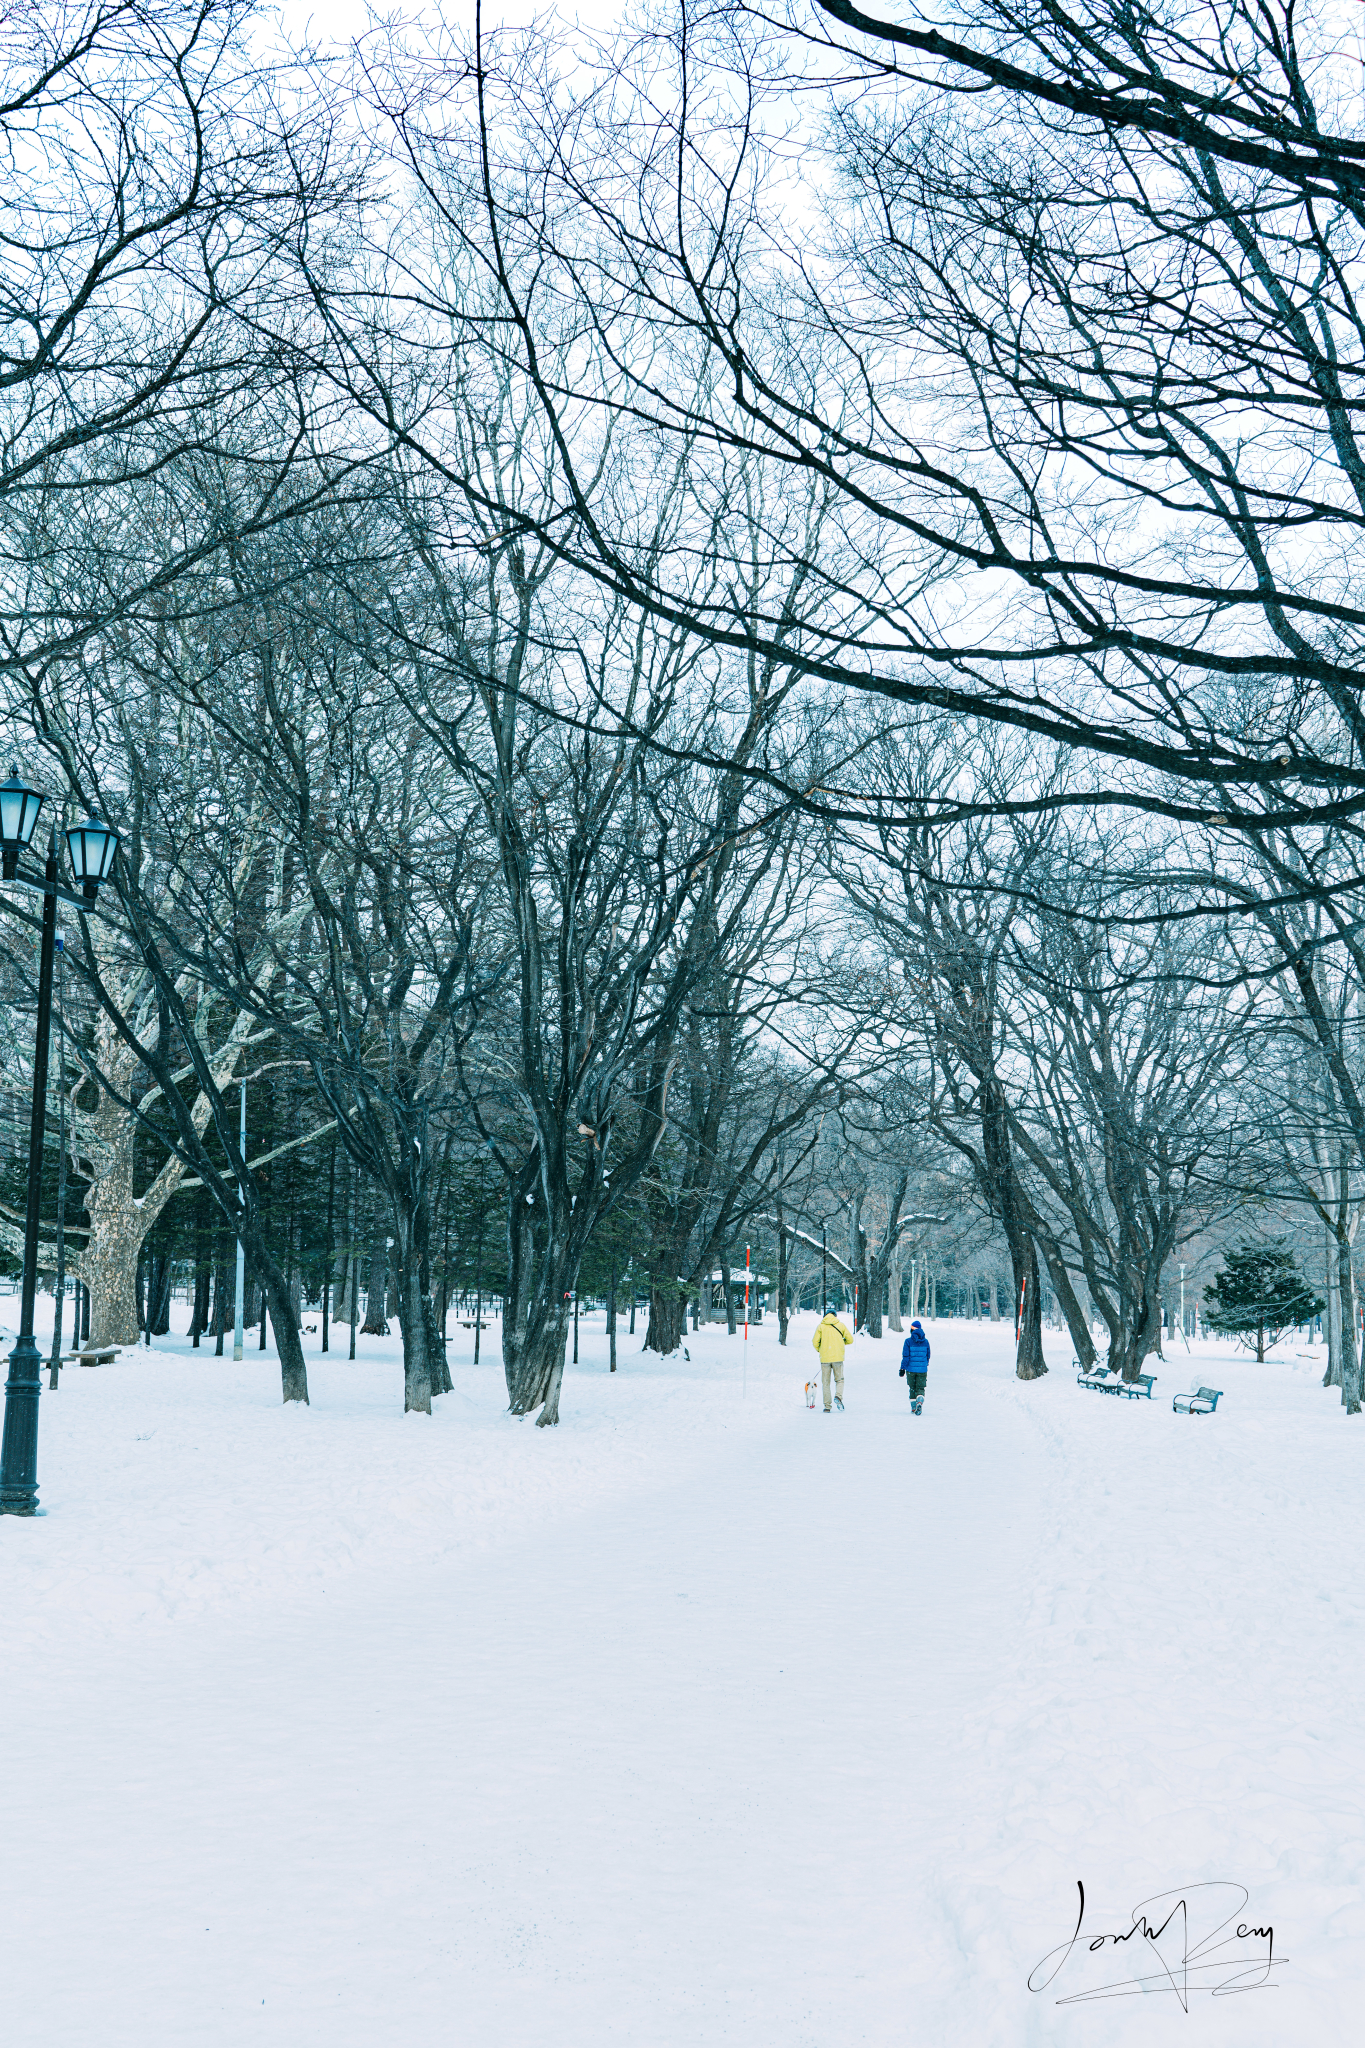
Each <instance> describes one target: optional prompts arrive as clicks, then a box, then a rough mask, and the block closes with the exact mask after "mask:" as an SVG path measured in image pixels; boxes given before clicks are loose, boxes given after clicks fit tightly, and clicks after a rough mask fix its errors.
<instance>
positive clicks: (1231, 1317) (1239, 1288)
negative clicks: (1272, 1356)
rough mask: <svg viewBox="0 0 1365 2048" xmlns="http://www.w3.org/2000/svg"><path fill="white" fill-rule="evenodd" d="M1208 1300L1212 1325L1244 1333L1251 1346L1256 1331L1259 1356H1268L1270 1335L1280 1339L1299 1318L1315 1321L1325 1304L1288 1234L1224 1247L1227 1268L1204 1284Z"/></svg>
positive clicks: (1206, 1314) (1207, 1320) (1239, 1334)
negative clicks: (1298, 1260)
mask: <svg viewBox="0 0 1365 2048" xmlns="http://www.w3.org/2000/svg"><path fill="white" fill-rule="evenodd" d="M1204 1301H1205V1304H1206V1306H1205V1309H1204V1321H1205V1323H1206V1324H1207V1325H1208V1327H1209V1329H1211V1330H1223V1331H1225V1332H1226V1333H1227V1335H1229V1336H1232V1337H1241V1338H1243V1339H1244V1341H1246V1343H1247V1345H1248V1348H1250V1339H1251V1335H1252V1332H1253V1331H1254V1332H1255V1337H1256V1357H1257V1360H1258V1361H1263V1360H1264V1358H1265V1347H1266V1342H1267V1339H1268V1340H1269V1342H1270V1343H1271V1344H1275V1343H1277V1342H1278V1341H1279V1339H1280V1338H1281V1337H1282V1336H1283V1335H1284V1332H1285V1331H1286V1330H1289V1329H1292V1328H1293V1326H1294V1325H1295V1323H1306V1322H1308V1321H1310V1320H1311V1318H1312V1317H1313V1316H1316V1315H1320V1314H1321V1313H1322V1310H1323V1307H1324V1306H1325V1304H1324V1303H1323V1301H1322V1300H1321V1299H1320V1298H1319V1296H1317V1295H1316V1294H1314V1293H1313V1290H1312V1288H1311V1287H1309V1285H1308V1283H1307V1282H1306V1281H1305V1280H1304V1278H1303V1275H1302V1274H1301V1273H1300V1272H1299V1269H1298V1267H1297V1266H1296V1265H1295V1263H1294V1255H1293V1253H1292V1252H1291V1251H1290V1250H1289V1248H1288V1246H1287V1245H1286V1244H1285V1242H1284V1239H1283V1238H1276V1239H1273V1240H1272V1241H1271V1243H1269V1244H1244V1245H1239V1246H1237V1247H1236V1248H1235V1249H1233V1248H1229V1249H1228V1250H1227V1251H1225V1252H1224V1254H1223V1271H1222V1272H1221V1273H1220V1274H1219V1275H1218V1276H1217V1278H1216V1279H1215V1281H1214V1283H1213V1285H1212V1286H1211V1287H1206V1288H1205V1289H1204Z"/></svg>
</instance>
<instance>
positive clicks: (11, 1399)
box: [0, 768, 118, 1515]
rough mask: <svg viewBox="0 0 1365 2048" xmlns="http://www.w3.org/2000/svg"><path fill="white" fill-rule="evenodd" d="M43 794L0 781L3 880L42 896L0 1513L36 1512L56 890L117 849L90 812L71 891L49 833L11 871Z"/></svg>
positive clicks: (16, 779) (69, 840)
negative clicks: (24, 865)
mask: <svg viewBox="0 0 1365 2048" xmlns="http://www.w3.org/2000/svg"><path fill="white" fill-rule="evenodd" d="M42 805H43V799H42V795H41V794H40V792H39V791H38V790H36V789H31V788H30V787H29V786H28V784H27V783H25V782H23V781H21V780H20V776H19V771H18V769H17V768H16V769H14V771H13V772H12V774H11V775H10V778H9V780H8V781H7V782H4V783H0V875H2V876H3V879H4V880H5V881H6V882H14V881H16V880H17V881H18V883H19V885H20V887H22V888H25V889H34V890H36V891H37V892H38V893H39V894H41V896H42V899H43V916H42V925H41V934H42V935H41V939H40V942H39V951H38V1018H37V1027H36V1031H35V1034H34V1042H33V1114H32V1118H31V1120H30V1124H29V1140H28V1207H27V1209H26V1211H25V1214H24V1278H23V1292H22V1294H21V1296H20V1307H19V1338H18V1342H17V1343H16V1344H15V1347H14V1349H13V1351H12V1352H11V1353H10V1359H9V1376H8V1378H7V1379H6V1381H5V1426H4V1434H3V1437H2V1438H0V1515H34V1514H36V1513H37V1512H38V1399H39V1393H40V1387H41V1374H40V1370H39V1368H40V1360H39V1357H38V1346H37V1345H36V1344H35V1343H34V1341H33V1299H34V1295H35V1294H36V1293H37V1288H38V1224H39V1219H40V1213H41V1210H42V1199H43V1138H44V1135H45V1127H46V1122H47V1067H48V1053H49V1050H50V1047H51V1041H52V963H53V958H54V956H55V953H56V943H57V898H58V896H61V897H63V898H64V899H65V900H66V901H69V902H74V903H77V904H78V906H79V907H80V908H82V909H89V907H90V906H91V904H93V903H94V901H95V899H96V897H97V896H98V894H99V885H100V883H101V882H103V881H105V880H107V878H108V875H109V872H110V870H111V868H112V867H113V865H114V855H115V853H116V852H117V850H118V835H117V833H115V832H112V831H111V830H110V829H109V827H108V826H107V825H101V824H100V823H99V821H98V820H97V819H95V818H88V819H87V820H86V821H85V823H84V824H82V825H73V826H72V828H71V830H70V831H69V832H68V833H67V834H66V845H67V856H68V858H69V860H70V863H71V871H72V874H73V875H74V877H75V879H76V880H77V881H78V882H80V883H81V884H82V890H81V896H80V897H79V898H77V897H73V896H70V895H68V892H67V891H66V890H64V889H61V888H59V886H58V882H57V835H56V833H55V832H54V833H53V834H52V837H51V839H50V840H49V842H48V850H47V862H46V865H45V866H44V869H43V879H42V881H41V883H38V882H33V881H30V880H29V879H28V877H27V876H21V875H20V874H19V856H20V854H21V853H26V852H27V851H28V848H29V845H30V843H31V841H32V838H33V834H34V831H35V830H36V828H37V824H38V813H39V811H40V810H41V809H42Z"/></svg>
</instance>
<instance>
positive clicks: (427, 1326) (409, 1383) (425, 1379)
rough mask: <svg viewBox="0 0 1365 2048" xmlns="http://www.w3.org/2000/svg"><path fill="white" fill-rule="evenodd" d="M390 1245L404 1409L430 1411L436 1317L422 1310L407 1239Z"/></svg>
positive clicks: (418, 1278) (419, 1412)
mask: <svg viewBox="0 0 1365 2048" xmlns="http://www.w3.org/2000/svg"><path fill="white" fill-rule="evenodd" d="M399 1228H400V1229H402V1226H401V1225H400V1226H399ZM405 1234H408V1233H405ZM393 1249H394V1254H395V1257H394V1261H393V1264H394V1268H395V1277H396V1279H397V1281H398V1286H399V1290H400V1293H399V1311H398V1314H399V1322H400V1326H401V1328H402V1332H403V1413H404V1414H405V1415H412V1414H417V1415H430V1413H431V1392H432V1379H433V1373H432V1364H433V1359H432V1351H431V1341H430V1340H431V1336H432V1333H433V1330H434V1327H435V1317H434V1316H433V1317H432V1318H431V1319H430V1322H429V1321H428V1318H427V1316H426V1314H425V1313H424V1311H423V1299H422V1275H421V1268H420V1263H419V1260H418V1257H417V1253H416V1250H415V1248H414V1247H413V1246H412V1245H411V1243H410V1242H409V1243H408V1244H407V1245H400V1244H395V1245H394V1248H393Z"/></svg>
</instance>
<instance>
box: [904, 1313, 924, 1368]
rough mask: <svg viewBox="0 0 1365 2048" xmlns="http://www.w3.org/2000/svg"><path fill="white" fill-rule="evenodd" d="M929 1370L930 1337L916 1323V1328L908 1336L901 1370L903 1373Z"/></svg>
mask: <svg viewBox="0 0 1365 2048" xmlns="http://www.w3.org/2000/svg"><path fill="white" fill-rule="evenodd" d="M928 1370H929V1339H928V1338H927V1337H926V1336H925V1334H924V1332H923V1330H921V1329H920V1328H919V1326H918V1324H916V1326H915V1328H914V1329H913V1330H912V1331H911V1332H910V1335H909V1336H908V1337H907V1338H906V1340H905V1348H904V1349H903V1351H902V1352H901V1371H902V1372H903V1373H910V1372H928Z"/></svg>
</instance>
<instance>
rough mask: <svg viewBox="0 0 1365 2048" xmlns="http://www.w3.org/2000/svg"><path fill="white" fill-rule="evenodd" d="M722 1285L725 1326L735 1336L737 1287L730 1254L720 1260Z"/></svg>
mask: <svg viewBox="0 0 1365 2048" xmlns="http://www.w3.org/2000/svg"><path fill="white" fill-rule="evenodd" d="M720 1285H721V1292H722V1293H723V1294H724V1296H725V1328H726V1331H727V1332H728V1334H729V1335H730V1336H731V1337H733V1336H734V1334H735V1289H734V1282H733V1280H732V1279H731V1277H730V1261H729V1257H728V1255H727V1256H725V1257H723V1258H722V1259H721V1262H720Z"/></svg>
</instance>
